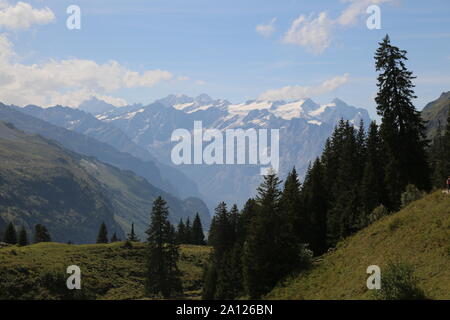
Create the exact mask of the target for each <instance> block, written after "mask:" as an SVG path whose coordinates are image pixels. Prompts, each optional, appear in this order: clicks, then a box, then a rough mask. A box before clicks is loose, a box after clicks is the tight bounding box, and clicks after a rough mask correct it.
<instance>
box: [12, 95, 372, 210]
mask: <svg viewBox="0 0 450 320" xmlns="http://www.w3.org/2000/svg"><path fill="white" fill-rule="evenodd" d="M12 108H15V109H16V110H17V111H20V112H22V113H25V114H27V115H30V116H32V117H35V118H39V119H41V120H44V121H46V122H49V123H51V124H53V125H55V126H58V127H63V128H65V129H68V130H70V131H72V132H78V133H81V134H83V135H84V136H88V137H91V138H94V139H96V140H98V141H100V142H103V143H105V144H107V145H109V146H111V147H113V148H115V149H116V150H119V151H121V152H123V153H126V154H128V156H132V157H134V158H133V161H131V160H129V161H125V162H127V164H123V162H119V161H111V159H109V158H108V159H106V158H105V157H103V158H102V157H101V156H100V155H99V154H97V153H92V151H91V152H90V153H87V154H90V155H93V156H96V157H98V158H99V159H100V160H102V161H106V162H107V163H110V164H112V165H115V166H118V167H120V168H123V169H129V170H133V171H134V172H135V173H137V174H139V175H141V176H143V177H144V178H146V179H148V180H149V181H152V184H153V185H155V186H156V187H158V188H160V189H162V190H164V191H167V192H169V193H171V194H174V195H175V196H177V197H180V198H182V199H183V198H188V197H195V198H201V199H203V200H204V201H205V202H206V203H207V205H208V207H209V209H210V210H211V209H212V208H214V207H215V206H216V205H217V203H218V202H220V201H225V202H228V203H230V204H231V203H237V204H238V205H242V204H243V203H244V202H245V201H246V200H247V199H248V198H250V197H253V196H254V190H256V187H257V185H258V184H259V183H260V182H261V176H260V166H258V165H178V166H176V165H174V164H173V162H172V160H171V150H172V148H173V147H174V145H175V143H174V142H172V141H171V135H172V133H173V131H174V130H176V129H180V128H184V129H187V130H189V131H191V132H192V130H193V125H194V121H201V122H202V126H203V128H204V129H218V130H220V131H221V132H222V133H224V132H226V130H227V129H244V130H245V129H249V128H254V129H279V132H280V146H279V148H280V175H281V176H284V175H285V174H286V173H287V172H288V171H289V170H291V169H292V167H294V166H295V167H296V168H297V171H298V172H299V174H300V176H303V175H304V173H305V172H306V169H307V167H308V164H309V163H310V162H311V161H313V160H314V159H315V157H317V156H318V155H319V154H320V152H321V151H322V148H323V145H324V143H325V141H326V139H327V138H328V136H329V135H330V134H331V132H332V130H333V128H334V126H335V125H336V123H337V122H338V121H339V120H340V119H341V118H343V119H345V120H349V121H350V122H351V123H353V124H354V125H355V126H359V123H360V121H361V120H363V121H364V123H365V125H366V126H367V125H368V124H369V122H370V117H369V115H368V113H367V111H366V110H365V109H363V108H356V107H353V106H350V105H348V104H346V103H345V102H343V101H342V100H340V99H334V100H333V101H332V102H330V103H328V104H322V105H320V104H317V103H315V102H314V101H312V100H311V99H303V100H297V101H289V102H286V101H259V100H251V101H247V102H244V103H240V104H233V103H231V102H229V101H227V100H224V99H212V98H211V97H209V96H208V95H206V94H201V95H199V96H197V97H195V98H193V97H189V96H186V95H169V96H167V97H165V98H163V99H159V100H156V101H155V102H153V103H151V104H149V105H146V106H144V105H141V104H135V105H129V106H124V107H117V108H116V107H114V106H113V105H111V104H108V103H106V102H104V101H101V100H99V99H96V98H92V99H90V100H87V101H85V102H83V103H82V104H81V105H80V106H79V108H78V109H73V108H69V107H63V106H54V107H50V108H40V107H38V106H34V105H29V106H26V107H24V108H18V107H12ZM65 144H68V142H67V141H66V142H65ZM77 151H80V150H79V149H78V150H77ZM84 152H86V151H84ZM142 161H143V162H144V163H145V164H146V166H144V165H143V164H142V163H141V162H142ZM150 167H153V168H150ZM154 167H156V169H155V168H154ZM158 172H159V175H158Z"/></svg>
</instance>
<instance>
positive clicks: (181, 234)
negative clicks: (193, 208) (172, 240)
mask: <svg viewBox="0 0 450 320" xmlns="http://www.w3.org/2000/svg"><path fill="white" fill-rule="evenodd" d="M177 241H178V243H179V244H194V245H199V246H202V245H206V241H205V234H204V233H203V226H202V221H201V220H200V216H199V215H198V213H197V214H196V215H195V218H194V222H193V223H192V226H191V222H190V220H189V218H187V220H186V223H184V222H183V219H180V223H179V224H178V227H177Z"/></svg>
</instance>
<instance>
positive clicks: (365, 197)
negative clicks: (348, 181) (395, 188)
mask: <svg viewBox="0 0 450 320" xmlns="http://www.w3.org/2000/svg"><path fill="white" fill-rule="evenodd" d="M383 159H384V154H383V142H382V139H381V137H380V133H379V130H378V125H377V124H376V122H375V121H373V122H372V123H371V124H370V128H369V133H368V136H367V159H366V163H365V168H364V173H363V179H362V184H361V191H362V210H363V212H364V218H363V220H365V221H362V226H364V225H365V224H367V216H368V215H369V214H370V213H371V212H372V211H373V209H375V208H376V207H377V206H379V205H381V204H385V197H386V196H385V186H384V162H383Z"/></svg>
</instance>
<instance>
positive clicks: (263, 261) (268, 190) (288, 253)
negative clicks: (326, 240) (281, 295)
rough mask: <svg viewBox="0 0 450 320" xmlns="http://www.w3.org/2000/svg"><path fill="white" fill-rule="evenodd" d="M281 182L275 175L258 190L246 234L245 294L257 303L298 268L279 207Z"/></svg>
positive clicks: (267, 179)
mask: <svg viewBox="0 0 450 320" xmlns="http://www.w3.org/2000/svg"><path fill="white" fill-rule="evenodd" d="M280 183H281V181H280V180H279V178H278V177H277V175H276V174H275V173H274V172H270V173H269V174H268V175H266V176H264V181H263V182H262V183H261V185H260V186H259V187H258V194H257V197H256V201H257V203H258V207H257V208H258V209H257V210H256V214H255V217H254V218H253V219H252V223H251V227H250V228H249V230H248V235H247V239H246V242H245V244H244V249H243V250H244V254H243V274H244V283H245V289H246V292H247V294H248V295H249V296H250V298H253V299H258V298H260V297H261V296H262V295H263V294H265V293H267V292H268V291H269V290H271V289H272V288H273V286H274V285H275V284H276V283H277V282H278V281H279V280H280V279H281V278H282V277H284V276H285V275H287V274H288V273H289V272H290V271H292V270H293V269H295V268H296V267H297V263H298V253H299V250H298V245H299V244H298V243H296V241H295V239H294V238H292V233H291V232H289V230H288V226H287V224H286V221H287V219H286V216H285V215H284V214H283V211H282V210H281V208H282V206H281V203H280V199H281V191H280Z"/></svg>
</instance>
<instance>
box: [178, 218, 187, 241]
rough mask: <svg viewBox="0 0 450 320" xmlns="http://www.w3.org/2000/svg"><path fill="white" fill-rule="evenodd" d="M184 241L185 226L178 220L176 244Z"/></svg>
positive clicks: (181, 220)
mask: <svg viewBox="0 0 450 320" xmlns="http://www.w3.org/2000/svg"><path fill="white" fill-rule="evenodd" d="M185 239H186V226H185V225H184V222H183V219H180V222H179V223H178V227H177V242H178V243H179V244H183V243H185V241H184V240H185Z"/></svg>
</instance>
